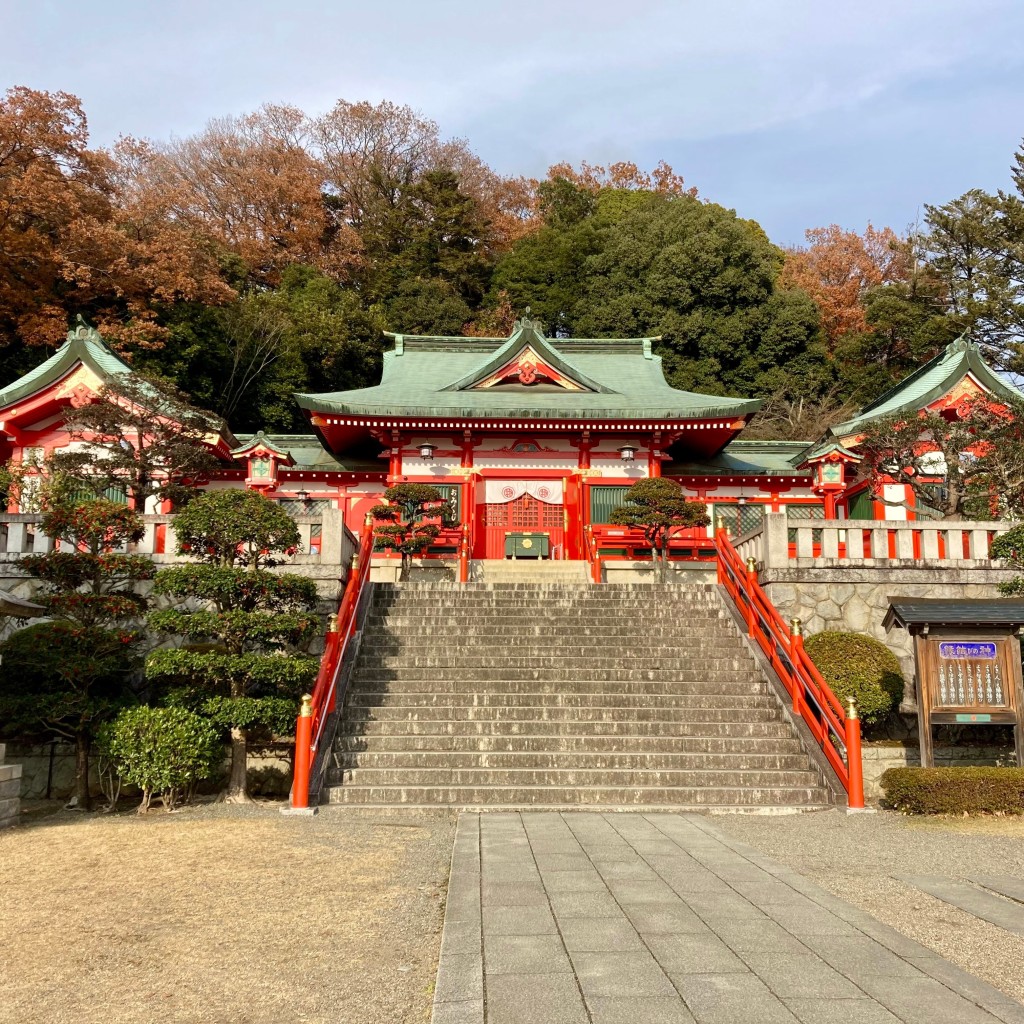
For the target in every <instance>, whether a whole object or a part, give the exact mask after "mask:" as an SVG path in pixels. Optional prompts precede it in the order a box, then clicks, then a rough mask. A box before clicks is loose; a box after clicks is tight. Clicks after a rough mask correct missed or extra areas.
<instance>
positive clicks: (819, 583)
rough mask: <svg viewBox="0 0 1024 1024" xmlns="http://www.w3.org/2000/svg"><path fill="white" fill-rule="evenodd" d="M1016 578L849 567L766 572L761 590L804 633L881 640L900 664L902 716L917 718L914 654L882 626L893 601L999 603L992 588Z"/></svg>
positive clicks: (982, 572)
mask: <svg viewBox="0 0 1024 1024" xmlns="http://www.w3.org/2000/svg"><path fill="white" fill-rule="evenodd" d="M1016 575H1017V573H1015V572H1010V571H1007V570H1001V569H961V570H957V569H930V568H920V569H907V568H900V569H886V568H857V567H853V566H845V567H834V568H819V569H810V568H804V569H768V570H765V571H763V572H762V573H761V584H762V585H763V586H764V588H765V591H766V592H767V594H768V596H769V597H770V598H771V600H772V603H773V604H774V605H775V607H776V608H778V609H779V611H780V612H781V613H782V615H783V617H784V618H786V619H787V620H788V619H791V618H800V619H802V620H803V624H804V633H805V634H806V635H807V636H813V635H814V634H815V633H820V632H822V631H823V630H843V631H847V632H853V633H867V634H868V635H870V636H873V637H876V638H877V639H879V640H881V641H882V643H884V644H885V645H886V646H887V647H888V648H889V649H890V650H891V651H892V652H893V653H894V654H895V655H896V657H897V658H899V660H900V666H901V668H902V669H903V678H904V681H905V682H904V693H903V705H902V710H904V711H909V712H916V709H917V686H916V681H915V679H914V648H913V641H912V640H911V637H910V634H909V633H908V632H907V631H906V630H903V629H894V630H893V631H892V632H891V633H886V632H885V630H884V629H883V628H882V620H883V619H884V618H885V613H886V612H887V611H888V609H889V599H890V598H892V597H947V598H992V597H999V591H998V589H997V585H998V584H999V583H1000V582H1003V581H1004V580H1009V579H1013V578H1014V577H1015V576H1016Z"/></svg>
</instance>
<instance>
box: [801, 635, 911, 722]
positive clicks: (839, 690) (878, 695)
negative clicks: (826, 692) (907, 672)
mask: <svg viewBox="0 0 1024 1024" xmlns="http://www.w3.org/2000/svg"><path fill="white" fill-rule="evenodd" d="M804 647H805V648H806V650H807V653H808V654H809V655H810V656H811V661H813V662H814V664H815V666H816V667H817V669H818V671H819V672H820V673H821V674H822V676H824V678H825V681H826V682H827V683H828V685H829V686H831V687H832V691H833V692H834V693H835V695H836V696H837V697H838V698H839V699H840V700H841V701H842V702H843V704H844V705H845V704H846V699H847V698H848V697H853V698H854V699H855V700H856V701H857V708H858V710H859V712H860V717H861V720H862V721H863V722H865V723H866V724H867V725H874V724H876V723H877V722H881V721H882V720H883V719H884V718H885V717H886V716H887V715H888V714H889V712H890V711H892V709H893V706H894V705H897V704H898V703H899V702H900V700H902V698H903V673H902V672H901V671H900V663H899V660H898V659H897V657H896V655H895V654H893V653H892V651H890V650H889V648H888V647H886V646H885V644H883V643H882V642H881V641H880V640H876V639H875V638H874V637H871V636H866V635H865V634H863V633H842V632H839V631H826V632H824V633H818V634H816V635H815V636H812V637H808V638H807V640H806V641H805V643H804Z"/></svg>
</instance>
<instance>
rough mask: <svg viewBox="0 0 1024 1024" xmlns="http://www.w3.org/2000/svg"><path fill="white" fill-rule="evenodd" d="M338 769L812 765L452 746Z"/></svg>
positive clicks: (380, 753)
mask: <svg viewBox="0 0 1024 1024" xmlns="http://www.w3.org/2000/svg"><path fill="white" fill-rule="evenodd" d="M334 767H335V768H336V769H353V768H357V769H364V768H378V769H395V768H406V769H415V770H422V769H425V768H432V769H439V770H443V771H451V770H452V769H466V768H472V769H482V768H486V769H492V770H498V771H507V770H509V769H512V768H529V769H559V770H563V771H566V770H606V771H632V770H636V769H648V770H659V771H666V770H671V771H718V770H729V771H760V772H764V771H775V770H786V771H794V772H803V771H806V770H807V768H808V767H809V761H808V758H807V755H806V754H804V753H792V754H782V753H770V754H757V753H752V752H748V751H745V750H743V751H736V752H733V753H729V754H712V753H706V752H702V753H672V752H666V751H663V750H658V751H656V752H653V753H637V752H622V751H612V752H609V751H585V752H583V753H581V752H579V751H552V750H547V751H531V750H525V751H524V750H500V751H480V750H476V751H468V750H465V751H452V750H443V751H438V750H429V751H422V750H418V751H410V750H404V751H399V750H349V751H343V752H340V753H338V754H336V755H335V758H334Z"/></svg>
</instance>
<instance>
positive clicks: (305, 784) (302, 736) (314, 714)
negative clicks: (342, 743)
mask: <svg viewBox="0 0 1024 1024" xmlns="http://www.w3.org/2000/svg"><path fill="white" fill-rule="evenodd" d="M372 560H373V522H372V520H370V519H369V518H367V521H366V523H365V524H364V526H363V532H362V534H361V535H360V538H359V551H358V552H357V553H356V554H355V555H354V556H353V558H352V569H351V571H350V572H349V575H348V582H347V583H346V584H345V591H344V593H343V594H342V596H341V602H340V603H339V605H338V614H337V615H332V616H331V626H330V629H329V630H328V633H327V636H326V637H325V639H324V654H323V658H322V659H321V661H320V671H319V673H318V674H317V677H316V684H315V686H314V687H313V693H312V694H306V695H305V696H303V698H302V708H301V710H300V711H299V717H298V721H297V722H296V723H295V772H294V781H293V783H292V808H293V809H296V810H299V809H303V808H306V807H308V806H309V774H310V770H311V767H312V764H313V761H314V759H315V758H316V752H317V749H318V748H319V746H320V738H321V737H322V736H323V732H324V726H325V725H326V724H327V719H328V717H329V716H330V714H331V712H332V711H334V708H335V702H336V699H337V694H338V675H339V673H340V671H341V666H342V662H343V661H344V658H345V651H346V650H347V649H348V645H349V642H350V641H351V640H352V637H353V636H354V635H355V632H356V624H357V623H356V612H357V611H358V609H359V600H360V598H361V597H362V594H363V588H364V587H365V586H366V584H367V582H368V580H369V579H370V564H371V562H372Z"/></svg>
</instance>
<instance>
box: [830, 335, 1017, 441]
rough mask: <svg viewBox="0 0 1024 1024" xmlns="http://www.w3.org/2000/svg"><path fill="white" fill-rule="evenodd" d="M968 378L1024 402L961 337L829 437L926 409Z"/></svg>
mask: <svg viewBox="0 0 1024 1024" xmlns="http://www.w3.org/2000/svg"><path fill="white" fill-rule="evenodd" d="M968 375H970V376H973V377H974V379H975V380H976V381H977V382H978V383H979V384H980V385H981V386H982V387H983V388H985V390H987V391H988V392H990V393H991V394H994V395H999V396H1000V397H1002V398H1006V399H1008V400H1010V401H1020V400H1021V398H1024V395H1022V394H1021V392H1020V391H1018V390H1017V388H1015V387H1013V386H1012V385H1011V384H1009V383H1007V382H1006V381H1005V380H1003V378H1002V377H1000V376H999V374H998V373H996V372H995V370H993V369H992V367H991V366H989V365H988V363H987V362H985V357H984V356H983V355H982V354H981V348H980V347H979V346H978V345H977V344H976V343H974V342H972V341H968V340H967V338H966V337H965V336H961V337H959V338H957V340H956V341H954V342H952V343H951V344H949V345H947V346H946V347H945V348H944V349H943V350H942V351H941V352H940V353H939V354H938V355H937V356H935V357H934V358H933V359H930V360H929V361H928V362H927V363H925V364H924V366H922V367H920V368H919V369H918V370H915V371H914V372H913V373H912V374H911V375H910V376H909V377H905V378H904V379H903V380H901V381H900V382H899V383H898V384H896V385H894V386H893V387H891V388H890V389H889V390H888V391H886V392H885V393H884V394H882V395H880V396H879V397H878V398H876V399H875V400H874V401H873V402H871V403H870V404H868V405H866V406H864V408H863V409H861V410H860V412H858V413H857V415H856V416H854V417H853V419H850V420H847V421H846V422H845V423H837V424H836V425H835V426H834V427H833V428H832V429H831V431H830V432H829V435H826V436H831V437H837V438H849V437H852V436H853V435H856V434H859V433H863V431H864V430H865V429H866V428H867V424H869V423H870V422H872V421H873V420H879V419H884V418H885V417H887V416H897V415H899V414H900V413H904V412H917V411H919V410H921V409H924V408H926V407H927V406H929V405H931V403H932V402H935V401H937V400H938V399H940V398H942V396H943V395H946V394H949V392H950V391H951V390H952V389H953V388H954V387H955V386H956V385H957V384H958V383H959V382H960V381H961V380H963V379H964V377H967V376H968Z"/></svg>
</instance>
